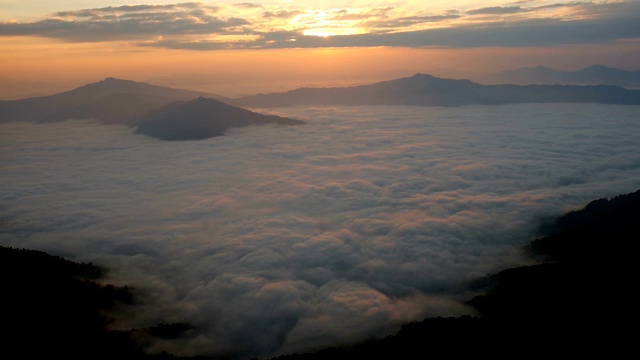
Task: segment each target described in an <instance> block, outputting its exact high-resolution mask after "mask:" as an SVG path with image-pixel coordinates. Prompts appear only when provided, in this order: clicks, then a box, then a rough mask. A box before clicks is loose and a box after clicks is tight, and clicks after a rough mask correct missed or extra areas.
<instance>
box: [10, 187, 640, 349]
mask: <svg viewBox="0 0 640 360" xmlns="http://www.w3.org/2000/svg"><path fill="white" fill-rule="evenodd" d="M637 219H640V190H638V191H636V192H634V193H630V194H625V195H620V196H617V197H614V198H611V199H599V200H595V201H592V202H591V203H589V204H588V205H587V206H586V207H584V208H583V209H581V210H577V211H572V212H569V213H567V214H565V215H563V216H560V217H557V218H554V219H552V220H551V221H546V222H545V223H544V224H543V225H544V226H543V229H544V231H545V236H543V237H540V238H538V239H535V240H534V241H532V242H530V243H529V244H528V245H527V246H526V251H527V252H528V253H529V254H530V255H531V256H532V257H533V258H535V259H538V260H539V263H538V264H537V265H533V266H523V267H517V268H511V269H505V270H503V271H501V272H499V273H496V274H491V275H488V276H487V277H486V278H485V279H478V283H479V284H484V289H485V290H482V291H481V294H480V295H478V296H476V297H474V298H473V299H470V300H469V304H470V305H472V306H474V307H476V308H477V309H478V310H479V312H480V314H481V315H479V316H461V317H449V318H442V317H439V318H427V319H424V320H422V321H419V322H413V323H409V324H406V325H404V326H403V327H402V329H401V330H400V331H399V332H398V333H397V334H395V335H393V336H389V337H387V338H384V339H380V340H376V341H370V342H367V343H363V344H356V345H353V346H349V347H341V348H337V347H331V348H327V349H324V350H321V351H318V352H315V353H308V354H290V355H282V356H279V357H277V359H280V360H298V359H304V360H307V359H309V360H317V359H318V360H319V359H323V360H324V359H332V360H335V359H366V358H369V359H413V358H460V357H474V358H478V357H482V358H484V357H490V358H499V359H507V358H509V359H513V358H523V359H529V358H549V357H560V356H567V357H570V358H577V357H587V356H588V357H590V358H591V357H594V356H595V357H601V358H607V359H608V358H623V357H626V356H625V355H626V354H627V353H631V354H632V353H633V351H635V349H634V346H635V341H636V339H635V330H634V329H635V326H636V320H637V315H635V313H636V312H635V305H636V304H635V299H636V297H635V290H636V289H635V288H636V285H637V277H636V271H637V270H636V258H635V257H636V252H635V245H636V244H635V243H636V242H637V241H638V240H637V239H638V238H639V237H638V230H637ZM103 271H104V270H103V269H100V268H98V267H96V266H93V265H91V264H77V263H73V262H70V261H68V260H65V259H62V258H59V257H53V256H50V255H47V254H45V253H43V252H39V251H34V250H23V249H12V248H3V247H0V281H1V283H2V285H3V293H2V296H1V297H0V316H1V317H2V322H0V329H1V334H0V335H1V336H2V339H3V346H2V348H1V349H0V356H2V357H3V358H57V357H59V356H60V357H62V358H64V359H105V360H106V359H178V357H175V356H173V355H171V354H167V353H162V354H157V355H145V354H144V344H147V345H148V344H151V343H152V342H153V339H155V338H168V337H169V338H178V337H181V336H183V335H184V334H185V333H188V332H190V331H191V330H192V329H191V328H190V326H189V325H188V324H158V325H157V326H154V327H150V328H146V329H131V330H129V331H108V330H107V326H106V325H107V324H108V323H109V322H110V318H109V317H108V315H106V314H107V313H108V312H105V311H106V310H109V309H112V310H113V309H114V308H117V307H118V306H127V305H128V304H131V303H132V302H133V301H135V300H136V299H135V296H133V294H135V289H129V288H116V287H113V286H108V285H107V286H100V285H97V284H96V283H94V282H93V280H95V279H97V278H99V277H100V276H101V275H102V274H103ZM134 339H137V340H136V341H134ZM140 340H142V341H140ZM16 354H18V355H16ZM180 359H187V358H180ZM188 359H192V360H195V359H199V360H206V359H210V360H213V359H212V358H208V357H204V356H198V357H192V358H188ZM216 360H217V359H216Z"/></svg>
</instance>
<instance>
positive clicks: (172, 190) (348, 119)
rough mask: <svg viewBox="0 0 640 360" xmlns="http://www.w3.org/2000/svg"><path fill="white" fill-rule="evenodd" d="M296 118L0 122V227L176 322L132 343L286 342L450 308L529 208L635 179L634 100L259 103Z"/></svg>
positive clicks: (353, 336) (520, 240)
mask: <svg viewBox="0 0 640 360" xmlns="http://www.w3.org/2000/svg"><path fill="white" fill-rule="evenodd" d="M276 111H279V112H280V115H284V116H290V117H293V118H299V119H302V120H306V121H307V122H308V124H306V125H305V126H300V127H291V128H282V127H275V126H274V127H270V126H266V127H260V128H245V129H234V130H232V131H231V132H230V133H229V134H228V136H223V137H219V138H212V139H208V140H205V141H191V142H180V143H167V142H163V141H158V140H155V139H151V138H147V137H144V136H138V135H134V134H131V132H130V129H128V128H125V127H120V126H103V125H99V124H97V123H92V122H78V121H68V122H64V123H56V124H43V125H33V124H26V123H11V124H3V125H1V128H0V130H1V131H0V140H1V141H0V149H1V151H0V166H1V171H0V185H2V186H0V223H1V224H2V225H1V227H0V229H1V230H2V232H1V234H0V243H1V244H2V245H5V246H16V247H17V246H19V247H29V248H36V249H40V250H45V251H49V252H52V253H54V254H58V255H63V256H68V257H70V258H72V259H75V260H78V261H93V262H94V263H99V264H103V265H106V266H108V267H110V268H111V269H112V272H111V273H110V277H109V278H108V279H106V281H108V282H111V283H116V284H122V285H133V286H135V287H136V288H138V289H140V290H141V291H142V293H143V295H144V299H145V300H146V301H147V302H146V303H145V304H144V305H140V306H139V308H138V309H137V310H136V313H135V314H128V316H127V317H126V321H124V320H123V323H122V324H120V326H123V327H129V326H146V325H154V324H157V323H158V322H171V321H188V322H190V323H192V324H194V325H195V326H196V327H197V329H198V334H197V335H194V336H192V337H189V338H185V339H179V340H166V341H163V342H158V343H156V344H154V345H153V346H152V347H151V348H150V349H149V350H150V351H162V350H167V351H170V352H173V353H177V354H184V355H195V354H218V355H220V354H235V355H237V356H239V358H248V357H250V356H268V355H274V354H278V353H280V352H293V351H297V352H301V351H308V350H314V349H316V348H318V347H323V346H329V345H339V344H344V343H350V342H354V341H362V340H365V339H367V338H369V337H371V336H384V335H387V334H390V333H392V332H394V331H396V330H397V328H398V326H399V325H400V324H401V323H403V322H407V321H412V320H419V319H422V318H423V317H425V316H436V315H459V314H463V313H468V312H469V311H471V310H470V309H468V308H466V307H464V306H462V305H460V304H459V300H466V299H467V297H468V296H469V295H470V294H469V293H468V292H467V290H466V288H465V284H466V282H467V281H469V280H472V279H474V278H475V277H477V276H481V275H484V274H486V273H488V272H491V271H495V270H498V269H502V268H504V267H507V266H512V265H516V264H522V262H523V261H524V260H523V259H522V258H521V257H520V254H519V252H518V247H519V245H521V244H524V243H525V242H528V241H529V240H531V239H532V237H534V236H535V234H536V232H535V231H536V224H537V221H538V220H539V219H540V218H541V217H542V216H550V215H555V214H559V213H562V212H564V211H566V210H569V209H571V208H573V207H578V206H581V205H583V204H584V203H586V202H587V201H589V200H592V199H594V198H599V197H605V196H614V195H617V194H620V193H626V192H630V191H634V190H637V189H638V188H640V181H639V180H638V179H640V155H639V154H640V152H639V151H638V150H640V149H639V148H638V144H640V125H639V124H638V122H637V115H638V109H637V107H632V106H628V107H625V106H603V105H572V104H548V105H546V104H545V105H540V104H536V105H508V106H493V107H492V106H484V107H483V106H469V107H460V108H437V107H335V108H291V109H279V110H277V109H276Z"/></svg>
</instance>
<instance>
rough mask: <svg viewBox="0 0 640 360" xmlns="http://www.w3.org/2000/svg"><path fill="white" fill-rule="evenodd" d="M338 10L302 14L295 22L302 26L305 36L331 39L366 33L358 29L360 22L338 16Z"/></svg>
mask: <svg viewBox="0 0 640 360" xmlns="http://www.w3.org/2000/svg"><path fill="white" fill-rule="evenodd" d="M337 11H338V10H329V11H312V12H307V13H304V14H301V15H299V16H297V17H296V19H295V20H294V21H295V22H296V23H298V24H300V25H302V27H303V28H304V30H302V34H303V35H305V36H319V37H329V36H338V35H355V34H362V33H364V32H365V30H364V29H362V28H360V27H358V25H357V24H358V21H355V20H352V19H346V18H345V17H344V16H339V14H337Z"/></svg>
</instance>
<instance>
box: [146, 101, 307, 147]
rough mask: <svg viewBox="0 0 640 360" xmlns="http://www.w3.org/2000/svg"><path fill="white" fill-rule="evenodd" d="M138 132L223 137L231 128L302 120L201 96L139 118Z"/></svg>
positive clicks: (165, 136)
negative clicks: (264, 113) (252, 109)
mask: <svg viewBox="0 0 640 360" xmlns="http://www.w3.org/2000/svg"><path fill="white" fill-rule="evenodd" d="M139 124H140V125H139V126H138V128H137V130H136V133H138V134H145V135H149V136H153V137H156V138H159V139H162V140H199V139H206V138H210V137H213V136H220V135H223V134H224V133H225V131H227V130H228V129H230V128H237V127H245V126H251V125H266V124H277V125H301V124H304V122H303V121H300V120H294V119H289V118H284V117H280V116H276V115H263V114H259V113H255V112H252V111H249V110H246V109H242V108H239V107H235V106H231V105H227V104H225V103H223V102H220V101H217V100H214V99H206V98H203V97H200V98H198V99H195V100H191V101H187V102H176V103H173V104H170V105H168V106H165V107H163V108H160V109H157V110H156V111H154V112H153V113H152V114H151V115H149V116H146V117H143V118H140V119H139Z"/></svg>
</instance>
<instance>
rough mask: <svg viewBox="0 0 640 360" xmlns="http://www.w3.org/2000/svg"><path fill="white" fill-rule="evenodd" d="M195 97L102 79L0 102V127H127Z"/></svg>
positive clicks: (175, 91)
mask: <svg viewBox="0 0 640 360" xmlns="http://www.w3.org/2000/svg"><path fill="white" fill-rule="evenodd" d="M198 96H208V97H215V95H212V94H206V93H202V92H198V91H191V90H182V89H172V88H167V87H162V86H155V85H150V84H147V83H141V82H135V81H130V80H121V79H114V78H106V79H104V80H102V81H99V82H96V83H91V84H87V85H84V86H81V87H78V88H76V89H73V90H70V91H66V92H63V93H60V94H55V95H50V96H41V97H33V98H28V99H22V100H13V101H0V123H2V122H8V121H30V122H50V121H64V120H68V119H76V120H81V119H90V118H97V119H99V120H101V121H103V122H106V123H112V122H113V123H128V122H130V121H131V120H130V119H131V118H132V117H135V116H139V115H142V114H144V113H145V112H147V111H149V110H150V109H151V108H153V107H157V106H160V105H163V104H168V103H170V102H173V101H176V100H190V99H194V98H197V97H198Z"/></svg>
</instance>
